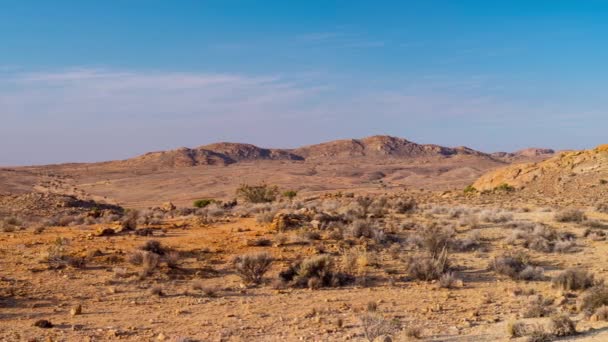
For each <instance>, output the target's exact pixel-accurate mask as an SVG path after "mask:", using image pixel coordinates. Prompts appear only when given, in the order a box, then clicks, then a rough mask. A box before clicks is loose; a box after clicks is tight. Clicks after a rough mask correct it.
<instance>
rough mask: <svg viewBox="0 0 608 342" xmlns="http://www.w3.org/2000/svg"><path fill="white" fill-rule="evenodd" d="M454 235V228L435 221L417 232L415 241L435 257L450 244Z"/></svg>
mask: <svg viewBox="0 0 608 342" xmlns="http://www.w3.org/2000/svg"><path fill="white" fill-rule="evenodd" d="M453 236H454V230H452V229H451V228H445V227H441V226H440V225H438V224H435V223H433V224H431V225H430V226H428V227H426V228H425V229H423V230H422V231H420V232H419V233H418V234H416V236H415V242H416V243H417V244H418V246H419V247H421V248H424V249H425V250H426V251H427V252H428V253H429V254H430V255H431V257H433V258H435V257H437V256H438V255H439V254H440V253H442V251H444V250H446V249H447V248H448V247H449V246H450V244H451V243H452V238H453Z"/></svg>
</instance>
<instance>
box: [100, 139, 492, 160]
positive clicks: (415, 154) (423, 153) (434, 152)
mask: <svg viewBox="0 0 608 342" xmlns="http://www.w3.org/2000/svg"><path fill="white" fill-rule="evenodd" d="M455 155H470V156H479V157H485V158H491V157H490V156H489V155H487V154H485V153H482V152H478V151H475V150H472V149H470V148H467V147H456V148H451V147H443V146H439V145H422V144H417V143H414V142H410V141H408V140H406V139H402V138H396V137H391V136H372V137H368V138H363V139H349V140H336V141H330V142H326V143H321V144H317V145H310V146H304V147H300V148H296V149H268V148H261V147H258V146H255V145H251V144H242V143H229V142H221V143H215V144H209V145H204V146H200V147H196V148H186V147H182V148H179V149H176V150H170V151H160V152H150V153H146V154H144V155H142V156H139V157H135V158H131V159H127V160H122V161H116V162H111V163H114V164H117V165H122V166H128V167H147V168H179V167H191V166H198V165H229V164H234V163H239V162H247V161H260V160H286V161H303V160H316V161H320V160H325V159H327V160H335V159H344V158H361V157H367V158H387V157H391V158H421V157H440V158H445V157H450V156H455Z"/></svg>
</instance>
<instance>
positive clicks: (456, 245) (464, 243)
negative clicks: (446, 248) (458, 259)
mask: <svg viewBox="0 0 608 342" xmlns="http://www.w3.org/2000/svg"><path fill="white" fill-rule="evenodd" d="M451 245H452V248H453V249H454V250H456V251H460V252H467V251H473V250H476V249H478V248H480V247H481V236H480V233H479V231H478V230H476V231H473V232H471V233H470V234H469V235H468V236H467V237H465V238H463V239H457V240H453V241H452V244H451Z"/></svg>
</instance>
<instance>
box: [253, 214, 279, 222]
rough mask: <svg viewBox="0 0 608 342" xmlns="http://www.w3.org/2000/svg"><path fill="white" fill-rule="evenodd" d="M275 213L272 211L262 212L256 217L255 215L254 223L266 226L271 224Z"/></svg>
mask: <svg viewBox="0 0 608 342" xmlns="http://www.w3.org/2000/svg"><path fill="white" fill-rule="evenodd" d="M275 215H276V212H274V211H263V212H261V213H259V214H257V215H255V221H256V222H257V223H259V224H267V223H271V222H272V220H273V219H274V216H275Z"/></svg>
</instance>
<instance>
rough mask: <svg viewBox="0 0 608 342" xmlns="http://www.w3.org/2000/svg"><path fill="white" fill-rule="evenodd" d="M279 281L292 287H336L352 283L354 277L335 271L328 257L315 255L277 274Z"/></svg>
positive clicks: (331, 260)
mask: <svg viewBox="0 0 608 342" xmlns="http://www.w3.org/2000/svg"><path fill="white" fill-rule="evenodd" d="M279 277H280V279H281V281H282V282H283V283H285V284H288V285H290V286H294V287H307V286H308V287H311V288H318V287H332V286H333V287H337V286H344V285H346V284H348V283H351V282H353V280H354V277H352V276H351V275H349V274H346V273H342V272H338V271H336V268H335V265H334V261H333V259H332V258H331V257H330V256H329V255H317V256H313V257H310V258H308V259H305V260H303V261H302V262H297V263H295V264H293V265H291V266H290V267H289V268H287V269H286V270H284V271H282V272H281V273H280V274H279Z"/></svg>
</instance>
